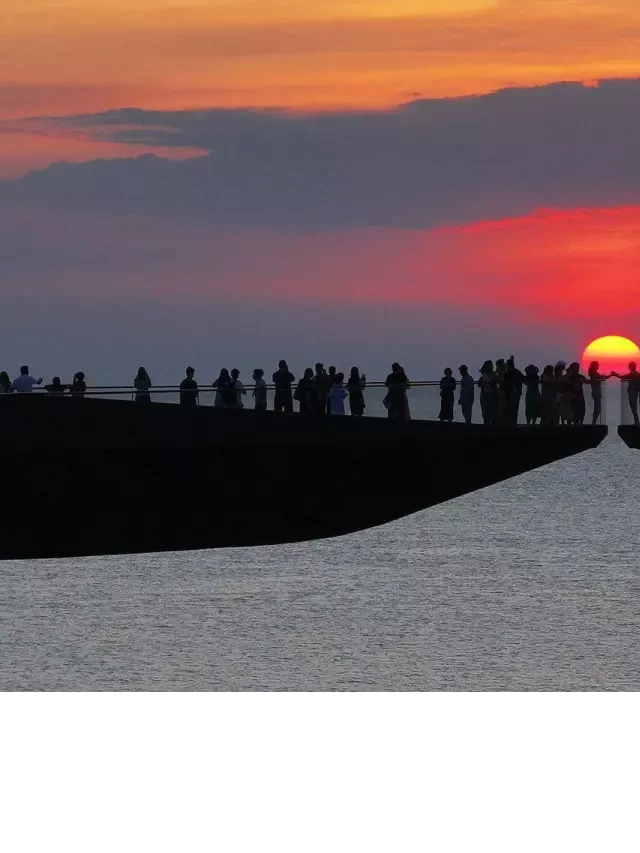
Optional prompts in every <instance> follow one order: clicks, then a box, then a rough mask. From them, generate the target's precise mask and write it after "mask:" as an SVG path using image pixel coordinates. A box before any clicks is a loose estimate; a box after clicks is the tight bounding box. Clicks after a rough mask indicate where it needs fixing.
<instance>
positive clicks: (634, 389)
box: [611, 361, 640, 426]
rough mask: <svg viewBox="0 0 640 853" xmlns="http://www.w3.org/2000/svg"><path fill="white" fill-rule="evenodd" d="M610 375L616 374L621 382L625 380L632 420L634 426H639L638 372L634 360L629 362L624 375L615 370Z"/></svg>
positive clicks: (639, 381)
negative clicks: (627, 369) (627, 370)
mask: <svg viewBox="0 0 640 853" xmlns="http://www.w3.org/2000/svg"><path fill="white" fill-rule="evenodd" d="M611 375H612V376H617V377H618V379H620V380H621V381H622V382H627V383H628V385H627V394H628V395H629V408H630V409H631V414H632V415H633V422H634V424H635V425H636V426H640V419H639V418H638V396H639V395H640V373H638V366H637V364H636V363H635V361H630V362H629V372H628V373H625V374H624V376H621V375H620V374H619V373H616V372H615V371H614V372H613V373H612V374H611Z"/></svg>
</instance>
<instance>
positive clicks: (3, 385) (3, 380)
mask: <svg viewBox="0 0 640 853" xmlns="http://www.w3.org/2000/svg"><path fill="white" fill-rule="evenodd" d="M10 393H11V380H10V379H9V374H8V373H7V371H6V370H3V371H1V372H0V394H10Z"/></svg>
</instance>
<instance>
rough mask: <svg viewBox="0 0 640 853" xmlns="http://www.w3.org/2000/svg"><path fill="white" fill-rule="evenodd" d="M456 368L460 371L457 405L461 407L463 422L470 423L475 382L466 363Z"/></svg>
mask: <svg viewBox="0 0 640 853" xmlns="http://www.w3.org/2000/svg"><path fill="white" fill-rule="evenodd" d="M458 370H459V371H460V397H459V399H458V405H459V406H460V408H461V409H462V417H463V418H464V422H465V423H467V424H470V423H471V417H472V415H473V402H474V398H475V389H476V383H475V382H474V381H473V377H472V376H471V375H470V373H469V368H468V367H467V365H466V364H461V365H460V367H459V368H458Z"/></svg>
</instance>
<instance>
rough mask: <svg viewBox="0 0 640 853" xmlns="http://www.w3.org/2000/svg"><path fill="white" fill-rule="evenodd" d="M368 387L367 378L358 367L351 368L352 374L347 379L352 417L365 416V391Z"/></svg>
mask: <svg viewBox="0 0 640 853" xmlns="http://www.w3.org/2000/svg"><path fill="white" fill-rule="evenodd" d="M366 386H367V377H366V376H365V375H364V373H363V374H362V376H360V371H359V369H358V368H357V367H352V368H351V373H350V374H349V378H348V379H347V391H348V392H349V409H350V411H351V417H353V418H361V417H362V416H363V415H364V410H365V402H364V389H365V388H366Z"/></svg>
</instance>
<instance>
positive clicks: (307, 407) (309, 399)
mask: <svg viewBox="0 0 640 853" xmlns="http://www.w3.org/2000/svg"><path fill="white" fill-rule="evenodd" d="M293 399H294V400H296V401H297V403H298V406H299V407H300V412H301V413H302V414H304V415H308V414H309V412H311V411H313V404H314V402H315V400H314V393H313V370H312V369H311V368H310V367H307V369H306V370H305V372H304V373H303V375H302V379H301V380H300V381H299V382H298V385H297V386H296V390H295V393H294V395H293Z"/></svg>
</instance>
